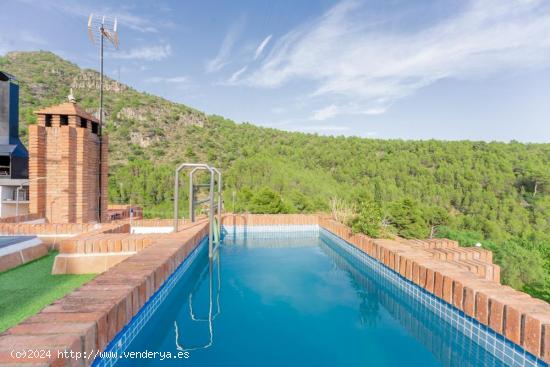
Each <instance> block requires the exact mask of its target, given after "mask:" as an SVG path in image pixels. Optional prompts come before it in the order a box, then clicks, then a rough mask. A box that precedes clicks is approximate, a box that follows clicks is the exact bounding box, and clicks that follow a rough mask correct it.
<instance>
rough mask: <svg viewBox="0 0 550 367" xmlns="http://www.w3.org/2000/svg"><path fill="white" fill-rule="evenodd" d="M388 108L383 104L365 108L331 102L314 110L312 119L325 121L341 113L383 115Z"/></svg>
mask: <svg viewBox="0 0 550 367" xmlns="http://www.w3.org/2000/svg"><path fill="white" fill-rule="evenodd" d="M386 110H387V108H386V107H383V106H374V103H372V106H371V107H368V108H365V107H364V106H358V105H355V104H353V103H348V104H331V105H328V106H326V107H323V108H321V109H318V110H316V111H313V114H312V116H311V119H312V120H316V121H323V120H328V119H330V118H333V117H336V116H339V115H381V114H383V113H385V112H386Z"/></svg>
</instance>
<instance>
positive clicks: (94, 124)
mask: <svg viewBox="0 0 550 367" xmlns="http://www.w3.org/2000/svg"><path fill="white" fill-rule="evenodd" d="M92 133H94V134H99V124H98V123H97V122H92Z"/></svg>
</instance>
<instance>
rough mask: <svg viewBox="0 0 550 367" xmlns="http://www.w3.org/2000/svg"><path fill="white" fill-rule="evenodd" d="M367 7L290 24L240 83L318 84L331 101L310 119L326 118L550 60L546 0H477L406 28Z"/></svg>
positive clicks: (338, 9)
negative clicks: (453, 12)
mask: <svg viewBox="0 0 550 367" xmlns="http://www.w3.org/2000/svg"><path fill="white" fill-rule="evenodd" d="M365 5H368V4H364V3H361V2H360V1H343V2H341V3H339V4H338V5H336V6H335V7H333V8H332V9H330V10H329V11H328V12H327V13H325V14H324V15H323V16H321V17H320V18H319V19H317V20H315V21H314V22H312V23H308V24H306V25H303V26H301V27H298V28H296V29H294V30H292V31H291V32H289V33H288V34H286V35H285V36H283V37H282V38H281V39H279V40H278V41H277V42H276V43H275V44H274V45H273V47H272V50H271V51H270V53H269V54H268V55H267V57H265V59H264V60H263V62H262V63H261V65H260V66H259V67H258V68H256V69H255V70H253V71H252V72H250V73H249V74H248V76H247V77H246V78H244V79H242V80H241V82H242V83H246V84H248V85H252V86H256V87H267V88H275V87H280V86H282V85H285V84H287V83H289V82H291V81H296V80H301V81H309V82H312V83H313V87H312V89H311V91H310V97H311V98H314V99H315V98H319V99H321V100H323V101H324V102H325V103H326V102H327V101H328V103H327V105H328V106H327V107H325V108H322V109H320V110H317V111H314V112H313V115H312V118H313V119H316V120H325V119H329V118H334V117H336V116H338V115H340V114H342V113H347V112H349V109H347V108H349V107H350V106H351V107H352V111H351V113H356V114H377V113H383V112H384V111H385V110H386V109H387V108H388V107H389V106H390V105H391V103H392V102H393V101H395V100H397V99H399V98H403V97H405V96H408V95H410V94H412V93H415V92H416V91H417V90H418V89H420V88H423V87H426V86H428V85H431V84H433V83H435V82H437V81H439V80H441V79H444V78H456V79H471V78H476V79H478V78H484V77H488V76H492V75H495V74H497V73H503V72H508V71H513V72H517V71H520V72H521V71H525V70H532V69H537V68H545V67H548V64H549V63H550V37H548V36H547V35H548V34H550V5H549V3H548V2H543V1H537V0H529V1H527V0H508V1H501V0H472V1H470V2H468V3H466V4H462V5H463V6H462V9H461V10H460V11H458V12H457V13H456V15H454V16H450V17H446V18H444V19H443V20H441V21H439V22H438V23H435V24H433V23H432V24H430V25H426V26H424V27H421V28H417V29H407V30H403V29H396V28H395V27H389V28H388V27H386V26H385V25H387V24H394V23H395V22H393V23H392V19H393V18H388V16H387V15H384V16H376V15H373V14H371V13H367V11H366V8H365ZM391 16H392V17H400V18H403V17H406V14H392V15H391ZM304 85H306V84H304Z"/></svg>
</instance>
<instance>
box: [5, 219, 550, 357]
mask: <svg viewBox="0 0 550 367" xmlns="http://www.w3.org/2000/svg"><path fill="white" fill-rule="evenodd" d="M159 224H160V223H159ZM223 224H224V225H238V226H247V225H251V226H255V225H257V226H262V225H276V226H285V225H315V224H318V225H319V226H320V227H321V228H324V229H325V230H327V231H329V232H331V233H333V234H334V235H336V236H338V237H340V238H341V239H343V240H345V241H347V242H348V243H350V244H351V245H353V246H354V247H356V248H358V249H359V250H361V251H363V252H365V253H366V254H368V255H369V256H370V257H372V258H373V259H375V260H377V261H379V262H380V263H382V264H383V265H385V266H386V267H388V268H390V269H392V270H393V271H395V272H397V273H398V274H400V275H401V276H402V277H404V278H405V279H407V280H409V281H411V282H412V283H414V284H416V285H418V286H419V287H422V288H423V289H425V290H426V291H427V292H429V293H430V294H433V295H434V296H436V297H438V298H440V299H442V300H443V301H445V302H447V303H448V304H450V305H452V306H454V307H455V308H456V309H458V310H459V311H462V312H464V314H465V315H467V316H469V317H472V318H474V319H476V320H477V321H479V322H480V323H481V324H483V325H486V326H487V327H488V328H490V329H492V330H494V331H495V332H496V333H499V334H501V335H503V336H505V337H506V338H507V339H508V340H510V341H511V342H513V343H515V344H517V345H520V346H521V347H523V348H524V349H525V350H527V351H528V352H529V353H531V354H533V355H534V356H536V357H538V358H541V359H542V360H544V361H546V362H548V361H550V305H549V304H548V303H546V302H543V301H541V300H537V299H534V298H532V297H530V296H528V295H527V294H524V293H522V292H518V291H515V290H514V289H512V288H510V287H507V286H503V285H500V284H499V283H498V282H496V281H494V280H488V279H485V278H483V277H482V276H481V275H480V274H479V272H478V271H477V269H478V268H479V267H483V266H485V265H483V264H488V265H491V262H492V257H491V255H490V254H488V253H485V252H479V253H469V252H472V251H471V250H468V251H466V252H468V254H466V255H464V256H465V257H466V258H465V260H467V263H470V262H471V260H472V259H473V260H476V261H477V262H476V261H474V262H472V263H471V264H470V266H471V267H465V266H464V265H462V263H460V262H459V261H458V260H460V259H461V258H460V256H462V254H461V253H460V252H461V251H458V252H456V251H455V250H456V247H455V246H456V243H454V242H453V241H449V240H439V239H438V240H427V241H407V240H397V241H393V240H378V239H372V238H369V237H367V236H364V235H361V234H354V233H352V231H351V230H350V229H349V228H348V227H346V226H344V225H342V224H340V223H337V222H335V221H333V220H331V219H328V218H326V217H323V216H319V215H261V216H258V215H249V214H247V215H226V216H225V217H224V218H223ZM117 228H120V227H117V226H114V228H113V229H114V232H115V234H116V233H117ZM124 230H125V229H124ZM207 233H208V226H207V222H206V221H201V222H198V223H195V224H192V225H188V226H187V227H186V230H185V231H180V232H177V233H171V234H163V235H158V236H156V238H155V240H154V241H153V242H152V243H151V244H150V245H149V246H147V247H144V248H143V249H141V250H140V251H139V252H138V253H137V254H135V255H133V256H131V257H129V258H128V259H126V260H124V261H122V262H121V263H119V264H117V265H115V266H114V267H112V268H111V269H109V270H108V271H106V272H104V273H103V274H101V275H99V276H97V277H96V278H95V279H94V280H92V281H90V282H88V283H86V284H85V285H83V286H81V287H80V288H79V289H77V290H76V291H74V292H72V293H71V294H69V295H67V296H66V297H64V298H63V299H61V300H59V301H56V302H55V303H53V304H52V305H50V306H47V307H46V308H44V309H43V310H42V311H41V312H40V313H38V314H37V315H35V316H32V317H30V318H28V319H27V320H25V321H24V322H22V323H21V324H19V325H17V326H15V327H13V328H11V329H9V330H8V331H6V332H5V333H3V334H2V335H0V364H2V363H31V364H32V363H34V364H37V363H39V364H40V363H42V364H44V363H45V364H49V365H64V364H65V363H66V362H67V361H66V360H62V359H60V358H58V356H57V351H67V350H73V351H81V352H87V353H90V352H92V351H95V350H104V348H105V347H106V346H107V344H108V343H109V342H110V341H111V340H113V338H114V337H115V336H116V335H117V333H118V332H119V331H120V330H122V329H123V328H124V326H125V325H127V324H128V322H129V321H130V320H131V319H132V317H133V316H135V315H136V314H137V313H138V312H139V310H140V309H141V308H142V307H143V305H144V304H145V303H146V302H147V300H149V299H150V297H151V296H152V295H153V294H154V293H155V292H156V291H157V290H158V289H159V288H160V287H161V286H162V284H163V283H164V282H165V281H166V279H167V278H168V277H169V276H170V275H171V274H172V273H173V272H174V271H175V269H176V268H177V267H178V266H179V265H180V264H181V263H182V262H183V261H184V259H185V258H187V256H188V255H189V254H190V253H191V252H192V251H193V250H194V249H195V248H196V246H197V245H198V244H199V242H200V241H201V240H202V239H203V238H204V237H205V236H206V235H207ZM98 235H104V232H103V233H98ZM125 235H127V236H130V235H129V234H128V233H126V234H125ZM474 252H475V251H474ZM468 256H471V258H467V257H468ZM457 259H458V260H457ZM471 269H474V270H475V271H473V270H471ZM29 347H32V348H40V349H47V350H51V351H52V352H55V353H54V354H55V355H52V358H49V359H44V360H36V359H32V360H30V359H28V360H24V359H19V360H14V359H13V357H11V355H10V352H11V351H13V350H15V349H21V348H29ZM73 362H74V361H73ZM90 362H91V361H87V363H88V364H89V363H90Z"/></svg>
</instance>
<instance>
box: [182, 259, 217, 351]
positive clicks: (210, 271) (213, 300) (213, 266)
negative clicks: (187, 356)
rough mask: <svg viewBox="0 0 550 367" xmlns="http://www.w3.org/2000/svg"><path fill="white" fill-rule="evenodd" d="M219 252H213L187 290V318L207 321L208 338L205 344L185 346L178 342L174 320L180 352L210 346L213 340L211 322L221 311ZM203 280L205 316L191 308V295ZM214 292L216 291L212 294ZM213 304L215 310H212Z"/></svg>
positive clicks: (195, 320) (199, 321)
mask: <svg viewBox="0 0 550 367" xmlns="http://www.w3.org/2000/svg"><path fill="white" fill-rule="evenodd" d="M220 264H221V254H220V252H219V251H217V252H216V253H215V254H214V257H213V258H211V259H209V260H208V266H207V267H205V268H204V269H203V271H202V272H201V274H200V275H199V277H198V280H197V282H196V283H195V285H194V287H193V289H192V290H191V292H189V297H188V301H187V302H188V304H189V318H190V319H191V320H192V321H194V322H197V323H201V322H204V323H207V326H208V333H209V340H208V342H207V343H206V344H202V345H201V344H199V345H194V346H189V345H185V347H184V346H183V345H182V344H181V343H180V337H179V334H180V333H179V328H178V321H177V320H174V333H175V344H176V349H177V350H178V351H180V352H192V351H195V350H199V349H207V348H210V347H211V346H212V344H213V342H214V326H213V322H214V320H215V319H216V317H218V316H219V315H220V313H221V308H220V294H221V266H220ZM214 279H216V290H215V291H214ZM205 281H208V315H207V316H206V317H199V316H197V315H196V314H195V312H194V310H193V296H194V295H195V293H196V292H197V291H198V289H199V288H200V286H201V285H203V283H204V282H205ZM214 292H215V293H216V294H215V295H214ZM214 304H215V306H216V310H215V311H213V308H214Z"/></svg>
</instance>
